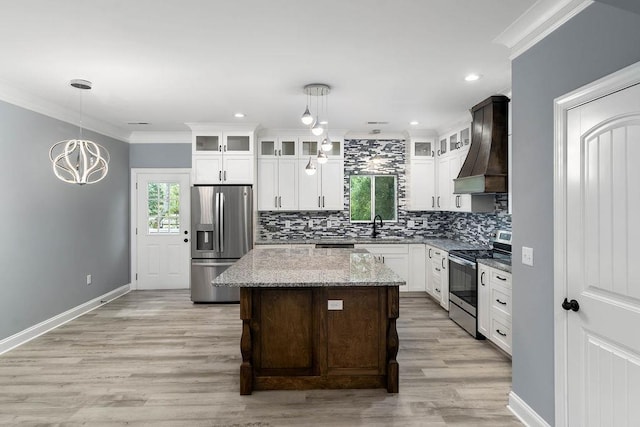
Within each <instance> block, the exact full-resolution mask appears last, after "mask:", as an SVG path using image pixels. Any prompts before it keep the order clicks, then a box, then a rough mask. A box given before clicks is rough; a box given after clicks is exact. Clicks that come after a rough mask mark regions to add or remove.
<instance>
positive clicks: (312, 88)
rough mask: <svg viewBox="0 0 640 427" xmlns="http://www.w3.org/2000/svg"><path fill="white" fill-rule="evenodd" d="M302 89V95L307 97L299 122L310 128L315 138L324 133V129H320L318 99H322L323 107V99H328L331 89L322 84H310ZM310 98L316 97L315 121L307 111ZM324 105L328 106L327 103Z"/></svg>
mask: <svg viewBox="0 0 640 427" xmlns="http://www.w3.org/2000/svg"><path fill="white" fill-rule="evenodd" d="M303 89H304V93H305V94H306V95H307V107H306V108H305V110H304V114H302V117H301V118H300V120H301V121H302V123H304V124H305V125H307V126H311V133H313V134H314V135H315V136H320V135H322V134H323V133H324V132H325V129H324V128H323V127H322V122H321V121H320V110H319V108H318V105H319V98H322V105H325V103H324V100H325V99H326V98H325V97H328V95H329V92H330V91H331V88H330V87H329V85H326V84H324V83H310V84H308V85H306V86H305V87H304V88H303ZM312 96H315V97H316V111H315V119H314V117H313V114H312V113H311V111H310V110H309V104H311V102H310V100H311V97H312ZM326 105H328V103H327V104H326ZM326 112H328V111H326Z"/></svg>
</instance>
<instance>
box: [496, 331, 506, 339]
mask: <svg viewBox="0 0 640 427" xmlns="http://www.w3.org/2000/svg"><path fill="white" fill-rule="evenodd" d="M496 332H497V333H498V334H500V335H501V336H503V337H506V336H507V334H504V333H502V332H501V331H500V329H496Z"/></svg>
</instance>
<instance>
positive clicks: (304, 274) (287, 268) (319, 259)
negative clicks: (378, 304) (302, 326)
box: [211, 246, 406, 288]
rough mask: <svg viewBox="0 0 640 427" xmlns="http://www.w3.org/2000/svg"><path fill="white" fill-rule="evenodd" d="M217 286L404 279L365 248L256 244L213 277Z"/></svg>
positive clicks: (375, 283) (401, 283) (344, 283)
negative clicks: (271, 246)
mask: <svg viewBox="0 0 640 427" xmlns="http://www.w3.org/2000/svg"><path fill="white" fill-rule="evenodd" d="M211 283H212V285H216V286H230V287H263V288H266V287H328V286H404V285H405V284H406V283H405V281H404V280H403V279H402V278H401V277H400V276H398V275H397V274H396V273H394V272H393V270H391V269H390V268H389V267H387V266H386V265H385V264H383V263H382V262H381V261H379V260H377V259H376V257H375V256H374V255H373V254H371V253H369V252H368V251H366V250H364V249H316V248H314V247H309V248H285V247H283V248H260V247H259V246H257V247H256V248H254V249H252V250H251V251H249V252H248V253H247V254H246V255H245V256H243V257H242V258H240V260H238V261H237V262H236V263H235V264H233V265H232V266H231V267H229V268H228V269H227V270H225V271H224V272H223V273H222V274H220V275H219V276H218V277H216V278H215V279H214V280H213V281H212V282H211Z"/></svg>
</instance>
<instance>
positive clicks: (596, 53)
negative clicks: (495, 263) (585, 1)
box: [512, 3, 640, 425]
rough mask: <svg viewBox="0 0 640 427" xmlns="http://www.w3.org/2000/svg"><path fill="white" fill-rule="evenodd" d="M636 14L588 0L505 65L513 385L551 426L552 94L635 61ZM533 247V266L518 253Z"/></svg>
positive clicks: (638, 54) (639, 26) (639, 35)
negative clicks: (508, 78) (508, 72)
mask: <svg viewBox="0 0 640 427" xmlns="http://www.w3.org/2000/svg"><path fill="white" fill-rule="evenodd" d="M639 46H640V15H636V14H633V13H629V12H625V11H622V10H621V9H617V8H614V7H611V6H608V5H604V4H600V3H594V4H593V5H591V6H589V7H588V8H587V9H586V10H585V11H583V12H582V13H580V14H579V15H577V16H576V17H574V18H573V19H572V20H570V21H569V22H568V23H566V24H565V25H563V26H562V27H560V28H559V29H558V30H556V31H555V32H553V33H552V34H551V35H549V36H548V37H546V38H545V39H544V40H542V41H541V42H540V43H538V44H536V45H535V46H534V47H532V48H531V49H530V50H528V51H527V52H525V53H524V54H522V55H521V56H519V57H518V58H516V59H515V60H514V61H513V64H512V67H513V68H512V79H513V86H512V87H513V153H512V154H513V194H514V200H513V236H514V238H513V240H514V245H513V250H514V252H513V257H514V260H515V262H514V264H513V283H514V289H513V307H514V308H513V311H514V313H516V314H515V315H514V318H513V390H514V392H515V393H516V394H517V395H518V396H520V397H521V398H522V399H523V400H524V401H525V402H526V403H527V404H528V405H529V406H531V407H532V408H533V409H534V410H535V411H536V412H537V413H538V414H539V415H540V416H542V417H543V418H544V419H545V420H546V421H547V422H548V423H549V424H551V425H553V424H554V411H555V404H554V374H553V372H554V365H553V352H554V345H553V307H554V304H559V303H560V302H559V301H554V300H553V258H554V253H553V178H554V176H553V100H554V99H555V98H557V97H559V96H561V95H563V94H565V93H567V92H570V91H572V90H574V89H576V88H578V87H580V86H583V85H585V84H587V83H589V82H592V81H594V80H596V79H598V78H600V77H603V76H605V75H607V74H610V73H612V72H614V71H616V70H618V69H620V68H623V67H625V66H627V65H630V64H632V63H635V62H637V61H640V49H639ZM523 245H524V246H529V247H533V248H534V251H535V252H534V254H535V266H534V267H527V266H524V265H522V264H521V263H520V262H517V260H520V259H521V256H522V255H521V248H522V246H523Z"/></svg>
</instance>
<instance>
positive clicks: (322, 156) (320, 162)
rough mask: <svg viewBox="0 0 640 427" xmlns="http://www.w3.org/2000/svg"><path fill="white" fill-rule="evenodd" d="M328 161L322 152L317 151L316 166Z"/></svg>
mask: <svg viewBox="0 0 640 427" xmlns="http://www.w3.org/2000/svg"><path fill="white" fill-rule="evenodd" d="M328 161H329V158H328V157H327V155H326V154H324V151H322V150H320V151H318V164H320V165H323V164H325V163H327V162H328Z"/></svg>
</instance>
